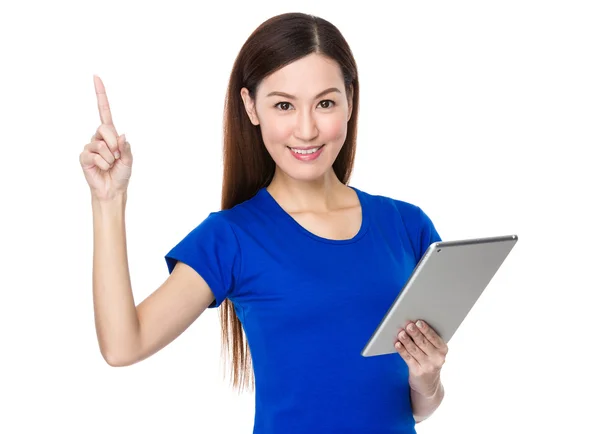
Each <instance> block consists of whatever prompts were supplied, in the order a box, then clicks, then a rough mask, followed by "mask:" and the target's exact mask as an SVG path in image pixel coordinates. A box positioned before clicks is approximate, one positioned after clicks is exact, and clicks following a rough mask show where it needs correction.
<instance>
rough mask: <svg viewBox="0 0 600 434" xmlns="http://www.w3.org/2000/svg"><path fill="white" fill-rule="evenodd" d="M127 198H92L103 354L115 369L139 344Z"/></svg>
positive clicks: (97, 310) (95, 292)
mask: <svg viewBox="0 0 600 434" xmlns="http://www.w3.org/2000/svg"><path fill="white" fill-rule="evenodd" d="M126 202H127V196H126V195H123V196H118V197H116V198H115V199H112V200H107V201H99V200H96V199H95V198H92V211H93V220H94V259H93V299H94V316H95V321H96V333H97V336H98V343H99V345H100V351H101V353H102V355H103V357H104V358H105V360H106V361H107V362H108V363H109V364H110V365H113V366H117V365H123V364H126V363H127V361H128V360H130V359H131V355H132V354H133V352H135V351H137V346H138V342H139V320H138V315H137V309H136V307H135V303H134V299H133V294H132V290H131V279H130V275H129V264H128V260H127V243H126V231H125V204H126Z"/></svg>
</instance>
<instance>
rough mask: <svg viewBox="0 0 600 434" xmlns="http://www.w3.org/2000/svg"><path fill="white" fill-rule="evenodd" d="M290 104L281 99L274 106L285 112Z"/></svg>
mask: <svg viewBox="0 0 600 434" xmlns="http://www.w3.org/2000/svg"><path fill="white" fill-rule="evenodd" d="M290 105H291V104H290V103H289V102H285V101H282V102H278V103H277V104H275V107H279V110H281V111H284V112H287V111H289V108H290Z"/></svg>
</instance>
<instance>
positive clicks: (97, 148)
mask: <svg viewBox="0 0 600 434" xmlns="http://www.w3.org/2000/svg"><path fill="white" fill-rule="evenodd" d="M85 149H87V150H88V151H90V152H93V153H95V154H98V155H100V156H102V158H103V159H104V160H106V162H107V163H108V164H109V165H111V166H112V164H113V163H114V162H115V157H114V156H113V153H112V152H110V149H108V145H107V144H106V142H104V141H102V140H99V141H96V142H92V143H89V144H88V145H86V147H85Z"/></svg>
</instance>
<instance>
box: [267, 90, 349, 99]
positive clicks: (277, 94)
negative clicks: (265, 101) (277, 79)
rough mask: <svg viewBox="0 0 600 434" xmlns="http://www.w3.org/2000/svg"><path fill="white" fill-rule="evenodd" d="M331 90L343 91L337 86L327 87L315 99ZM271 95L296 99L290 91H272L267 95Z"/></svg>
mask: <svg viewBox="0 0 600 434" xmlns="http://www.w3.org/2000/svg"><path fill="white" fill-rule="evenodd" d="M330 92H337V93H340V94H341V93H342V92H341V91H340V90H339V89H338V88H337V87H330V88H329V89H325V90H324V91H323V92H320V93H319V94H317V96H315V99H317V98H320V97H322V96H323V95H327V94H328V93H330ZM270 96H282V97H284V98H289V99H296V97H295V96H293V95H290V94H289V93H285V92H278V91H275V92H271V93H269V94H268V95H267V97H270Z"/></svg>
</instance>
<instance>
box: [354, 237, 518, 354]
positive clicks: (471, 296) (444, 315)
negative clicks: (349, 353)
mask: <svg viewBox="0 0 600 434" xmlns="http://www.w3.org/2000/svg"><path fill="white" fill-rule="evenodd" d="M517 241H518V238H517V236H516V235H506V236H500V237H489V238H476V239H470V240H460V241H446V242H437V243H433V244H431V246H429V248H428V249H427V251H426V252H425V254H424V255H423V257H422V258H421V260H420V261H419V263H418V264H417V266H416V267H415V269H414V270H413V273H412V274H411V276H410V277H409V279H408V280H407V282H406V284H405V285H404V288H403V290H402V291H401V292H400V294H399V295H398V297H396V300H395V301H394V303H392V306H391V307H390V309H389V310H388V311H387V313H386V314H385V315H384V317H383V319H382V321H381V323H380V324H379V326H378V327H377V329H376V330H375V332H374V333H373V335H372V336H371V338H370V340H369V342H368V343H367V344H366V346H365V347H364V349H363V351H362V353H361V354H362V355H363V356H365V357H367V356H377V355H382V354H391V353H395V352H397V350H396V348H395V347H394V344H395V343H396V341H397V340H398V339H397V336H398V332H399V331H400V329H401V328H402V327H404V326H405V325H406V323H407V322H408V321H416V320H418V319H422V320H424V321H426V322H427V323H428V324H429V325H431V326H432V327H433V329H434V330H435V331H436V332H437V333H438V334H439V335H440V336H441V337H442V339H443V340H444V341H445V342H448V341H450V338H451V337H452V336H453V335H454V332H455V331H456V330H457V329H458V327H459V325H460V324H461V323H462V321H463V320H464V318H465V317H466V315H467V314H468V313H469V311H470V310H471V308H472V307H473V305H474V304H475V302H476V301H477V299H478V298H479V296H480V295H481V294H482V293H483V290H484V289H485V288H486V286H487V285H488V284H489V282H490V281H491V280H492V278H493V277H494V275H495V274H496V271H498V269H499V268H500V266H501V265H502V263H503V262H504V260H505V259H506V257H507V256H508V254H509V253H510V251H511V250H512V248H513V246H514V245H515V243H516V242H517Z"/></svg>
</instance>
